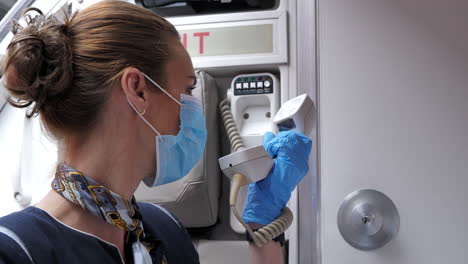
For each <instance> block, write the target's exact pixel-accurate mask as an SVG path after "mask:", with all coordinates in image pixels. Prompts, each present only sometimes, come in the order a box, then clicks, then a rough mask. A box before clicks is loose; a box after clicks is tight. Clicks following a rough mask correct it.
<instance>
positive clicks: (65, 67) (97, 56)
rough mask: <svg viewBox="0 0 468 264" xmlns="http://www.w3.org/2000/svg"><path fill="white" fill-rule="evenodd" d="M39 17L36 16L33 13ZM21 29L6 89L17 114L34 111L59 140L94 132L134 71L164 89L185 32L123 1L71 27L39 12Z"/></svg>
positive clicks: (80, 17) (12, 47) (69, 21)
mask: <svg viewBox="0 0 468 264" xmlns="http://www.w3.org/2000/svg"><path fill="white" fill-rule="evenodd" d="M32 12H36V13H37V14H36V16H34V17H33V16H32V15H31V13H32ZM24 17H25V20H26V26H25V27H24V28H23V27H21V26H20V25H19V24H18V23H17V22H14V23H13V30H12V31H13V34H14V37H13V39H12V41H11V43H10V44H9V46H8V52H7V58H6V64H5V68H4V71H5V77H6V83H5V86H6V87H7V89H8V90H9V92H10V93H11V95H12V96H13V97H14V98H16V99H13V98H10V99H9V102H10V103H11V104H12V105H14V106H16V107H27V106H29V105H32V104H34V105H33V107H32V112H31V113H29V115H30V116H31V115H34V114H36V113H37V114H40V116H41V119H42V122H43V123H44V125H45V126H46V128H47V129H48V130H49V132H52V134H53V135H55V136H58V135H61V136H62V135H66V134H67V133H69V132H72V131H83V129H87V128H90V127H92V126H93V124H94V123H95V122H96V120H97V117H98V115H99V113H100V110H101V109H102V107H103V105H104V103H105V102H106V100H107V98H108V97H109V93H110V88H111V87H112V84H113V83H114V82H115V81H118V80H119V79H120V77H121V74H122V72H123V71H124V70H125V69H126V68H127V67H136V68H138V69H140V70H141V71H143V72H145V73H147V74H148V75H150V76H151V77H152V78H154V79H155V80H158V81H159V82H161V83H164V75H163V72H164V66H165V64H166V62H167V61H168V59H169V55H170V45H169V41H170V38H177V39H178V38H179V34H178V33H177V30H176V29H175V28H174V26H172V25H171V24H170V23H169V22H167V21H166V20H165V19H164V18H162V17H160V16H158V15H156V14H155V13H153V12H151V11H149V10H147V9H144V8H141V7H138V6H136V5H133V4H130V3H126V2H122V1H102V2H99V3H97V4H94V5H92V6H90V7H88V8H86V9H84V10H82V11H80V12H78V13H75V14H74V15H72V16H71V17H66V18H65V21H64V22H61V21H59V20H57V19H56V18H55V17H53V16H49V17H45V16H44V15H43V14H42V12H41V11H40V10H38V9H35V8H32V9H28V10H26V12H25V15H24Z"/></svg>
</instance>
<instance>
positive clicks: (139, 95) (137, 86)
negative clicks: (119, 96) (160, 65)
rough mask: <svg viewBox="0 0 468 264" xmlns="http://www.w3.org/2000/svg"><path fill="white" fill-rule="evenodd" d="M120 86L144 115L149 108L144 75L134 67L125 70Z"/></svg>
mask: <svg viewBox="0 0 468 264" xmlns="http://www.w3.org/2000/svg"><path fill="white" fill-rule="evenodd" d="M120 82H121V83H120V85H121V87H122V91H123V93H124V95H125V97H127V99H128V100H129V101H130V103H132V104H133V105H134V106H135V108H136V109H137V111H138V112H140V113H144V112H145V111H146V108H147V106H148V100H147V98H148V92H149V90H148V87H147V85H146V81H145V76H144V75H143V73H142V72H141V71H140V70H138V69H137V68H134V67H129V68H127V69H125V70H124V72H123V74H122V77H121V81H120Z"/></svg>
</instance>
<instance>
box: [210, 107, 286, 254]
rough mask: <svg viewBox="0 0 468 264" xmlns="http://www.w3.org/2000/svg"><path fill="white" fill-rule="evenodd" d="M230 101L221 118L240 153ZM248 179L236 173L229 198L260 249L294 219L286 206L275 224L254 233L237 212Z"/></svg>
mask: <svg viewBox="0 0 468 264" xmlns="http://www.w3.org/2000/svg"><path fill="white" fill-rule="evenodd" d="M229 103H230V102H229V99H224V100H222V101H221V102H220V103H219V109H220V111H221V117H222V118H223V122H224V127H225V128H226V133H227V135H228V138H229V141H230V142H231V146H232V149H233V150H234V151H238V150H241V149H244V148H245V146H244V143H243V142H242V138H241V136H240V133H239V130H238V129H237V125H236V122H235V121H234V117H233V115H232V112H231V107H230V105H229ZM248 183H249V182H248V180H247V177H246V176H245V175H243V174H241V173H236V174H234V176H233V177H232V182H231V193H230V196H229V205H230V207H231V210H232V212H233V213H234V216H235V217H236V218H237V220H239V222H240V223H241V224H242V226H243V227H244V228H245V230H247V232H248V233H249V234H250V236H251V237H252V239H253V241H254V243H255V245H257V246H258V247H263V246H264V245H266V244H267V243H268V242H270V241H271V240H273V239H274V238H275V237H277V236H279V235H281V234H282V233H284V231H286V229H288V227H289V226H290V225H291V223H292V221H293V219H294V217H293V214H292V212H291V210H290V209H289V208H288V207H287V206H285V207H284V208H283V210H282V211H281V215H280V216H279V217H278V218H276V219H275V220H274V221H273V222H271V223H269V224H268V225H266V226H264V227H262V228H260V229H258V230H257V231H253V230H252V228H250V226H249V225H247V224H246V223H245V222H244V220H243V219H242V217H241V216H240V215H239V212H238V211H237V207H236V204H237V195H238V193H239V190H240V188H241V187H242V186H243V185H246V184H248Z"/></svg>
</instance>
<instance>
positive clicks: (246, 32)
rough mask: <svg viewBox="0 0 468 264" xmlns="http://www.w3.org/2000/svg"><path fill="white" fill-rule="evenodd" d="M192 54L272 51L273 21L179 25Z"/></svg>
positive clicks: (226, 54) (234, 53) (210, 54)
mask: <svg viewBox="0 0 468 264" xmlns="http://www.w3.org/2000/svg"><path fill="white" fill-rule="evenodd" d="M179 33H180V35H181V41H182V44H183V45H184V47H185V48H186V49H187V51H188V52H189V54H190V56H192V57H203V56H232V55H244V54H262V53H273V25H272V24H259V25H243V26H233V27H212V28H203V29H201V28H198V29H187V30H184V29H179Z"/></svg>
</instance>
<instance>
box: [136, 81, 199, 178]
mask: <svg viewBox="0 0 468 264" xmlns="http://www.w3.org/2000/svg"><path fill="white" fill-rule="evenodd" d="M143 75H144V76H145V78H147V79H148V80H149V81H150V82H151V83H153V84H154V85H155V86H156V87H158V88H159V89H160V90H161V91H162V92H164V93H165V94H166V95H167V96H169V98H171V99H172V100H173V101H174V102H175V103H177V104H179V105H180V131H179V133H178V134H177V135H176V136H173V135H161V134H160V133H159V132H158V130H156V129H155V128H154V127H153V126H152V125H151V124H150V123H149V122H148V120H146V119H145V118H144V117H143V114H142V113H140V112H138V110H137V109H136V107H135V106H134V105H133V104H132V102H130V100H128V98H127V101H128V103H129V104H130V106H131V107H132V108H133V110H135V112H136V113H137V114H138V116H139V117H140V118H141V119H142V120H143V121H144V122H145V123H146V124H147V125H148V126H149V127H150V128H151V129H152V130H153V131H154V132H155V133H156V135H157V136H156V140H155V141H156V175H155V176H152V177H145V178H144V179H143V182H144V183H145V184H146V185H147V186H149V187H153V186H159V185H162V184H167V183H170V182H174V181H177V180H179V179H181V178H183V177H184V176H185V175H187V173H189V171H190V170H191V169H192V168H193V167H194V166H195V165H196V164H197V162H198V161H199V160H200V158H201V157H202V155H203V152H204V151H205V144H206V137H207V132H206V127H205V117H204V115H203V108H202V104H201V102H200V100H198V99H197V98H195V97H193V96H190V95H186V94H181V95H180V102H179V101H178V100H177V99H175V98H174V97H173V96H172V95H171V94H169V93H168V92H167V91H166V90H164V89H163V88H162V87H161V86H159V84H157V83H156V82H155V81H153V80H152V79H151V78H150V77H148V76H147V75H146V74H143ZM162 111H164V109H162Z"/></svg>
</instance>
